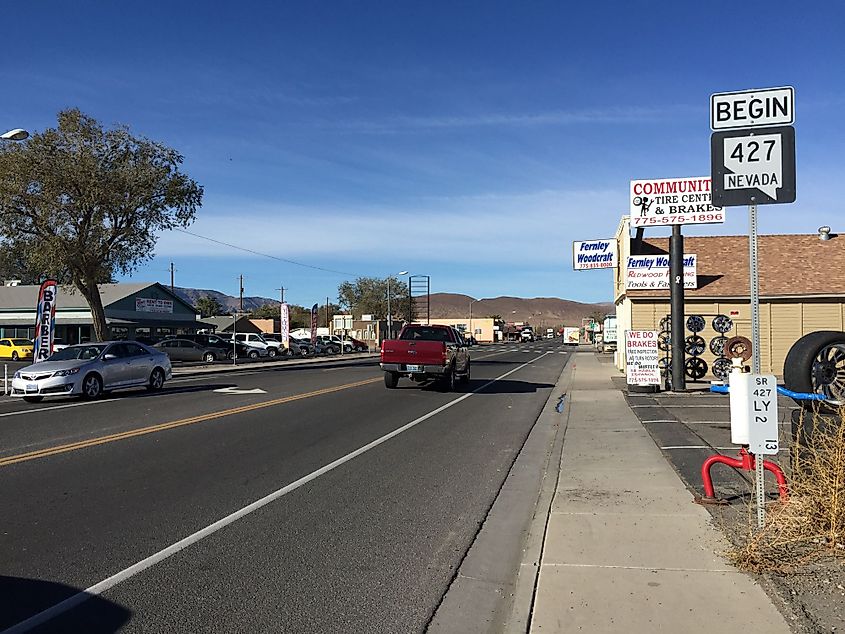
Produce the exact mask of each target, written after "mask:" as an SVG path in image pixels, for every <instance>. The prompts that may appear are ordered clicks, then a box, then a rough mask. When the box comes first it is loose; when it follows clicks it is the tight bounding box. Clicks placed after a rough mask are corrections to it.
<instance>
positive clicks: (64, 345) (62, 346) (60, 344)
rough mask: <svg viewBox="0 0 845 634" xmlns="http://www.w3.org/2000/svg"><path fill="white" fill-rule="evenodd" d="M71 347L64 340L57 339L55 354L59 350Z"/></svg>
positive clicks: (54, 348)
mask: <svg viewBox="0 0 845 634" xmlns="http://www.w3.org/2000/svg"><path fill="white" fill-rule="evenodd" d="M69 345H70V344H68V343H65V341H64V340H63V339H59V338H58V337H56V338H55V339H53V352H58V351H59V350H64V349H65V348H67V347H68V346H69Z"/></svg>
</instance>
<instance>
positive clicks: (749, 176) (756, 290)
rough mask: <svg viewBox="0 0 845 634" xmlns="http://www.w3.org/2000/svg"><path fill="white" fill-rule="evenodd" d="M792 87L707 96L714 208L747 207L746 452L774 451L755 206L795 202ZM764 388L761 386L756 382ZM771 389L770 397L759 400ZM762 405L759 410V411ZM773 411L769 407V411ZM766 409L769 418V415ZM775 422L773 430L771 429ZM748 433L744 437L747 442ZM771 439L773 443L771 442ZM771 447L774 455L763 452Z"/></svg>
mask: <svg viewBox="0 0 845 634" xmlns="http://www.w3.org/2000/svg"><path fill="white" fill-rule="evenodd" d="M794 122H795V89H794V88H792V87H791V86H785V87H779V88H764V89H759V90H742V91H737V92H727V93H716V94H713V95H711V97H710V127H711V128H712V129H713V134H712V135H711V136H710V176H711V180H712V187H713V204H714V205H719V206H722V207H731V206H740V205H748V225H749V227H748V266H749V285H750V295H751V297H750V299H751V353H752V357H751V372H752V375H753V376H754V379H755V383H756V384H757V386H756V387H757V389H755V390H754V392H753V395H752V399H751V401H750V404H751V405H750V406H751V408H752V410H751V411H750V413H749V416H750V417H751V418H750V424H751V425H752V427H751V429H755V427H754V425H755V422H756V423H758V425H757V427H756V429H758V430H760V429H765V430H766V431H765V432H763V433H762V435H763V436H768V440H766V439H763V442H762V444H761V442H759V441H760V440H761V439H760V438H759V437H758V438H756V439H755V440H750V442H749V450H750V451H751V452H752V453H753V454H755V456H757V455H758V454H766V453H777V449H778V447H777V445H778V441H777V392H776V389H775V388H776V384H775V383H774V381H775V379H774V377H773V376H761V375H760V279H759V273H758V271H759V267H758V255H759V254H758V249H757V236H758V226H757V205H766V204H778V203H791V202H795V128H793V127H792V124H793V123H794ZM761 380H762V381H763V383H765V384H766V385H764V386H762V387H761V383H760V381H761ZM766 390H768V391H770V392H771V398H770V399H766V400H763V399H761V398H758V395H757V394H758V392H762V391H766ZM764 404H766V407H767V409H766V410H765V412H764V411H762V410H760V409H758V408H762V407H763V405H764ZM772 407H773V409H771V410H770V409H768V408H772ZM771 411H773V412H774V415H773V416H772V415H771ZM772 424H774V432H772V431H771V428H770V427H771V425H772ZM751 436H752V434H751V433H750V434H749V437H750V438H751ZM772 439H774V440H773V441H772ZM771 446H774V452H772V451H771V450H769V449H767V448H768V447H771ZM764 473H765V472H764V465H763V460H760V459H757V460H756V462H755V490H756V498H757V526H758V528H762V526H763V523H764V521H765V517H766V516H765V513H766V511H765V489H764V488H763V474H764Z"/></svg>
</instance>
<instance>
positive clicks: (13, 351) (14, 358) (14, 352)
mask: <svg viewBox="0 0 845 634" xmlns="http://www.w3.org/2000/svg"><path fill="white" fill-rule="evenodd" d="M18 359H20V356H18V353H17V351H15V350H12V361H17V360H18Z"/></svg>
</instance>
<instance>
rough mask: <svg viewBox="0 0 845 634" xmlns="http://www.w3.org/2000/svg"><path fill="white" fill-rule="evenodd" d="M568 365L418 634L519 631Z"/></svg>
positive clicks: (559, 438) (527, 612) (556, 448)
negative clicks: (463, 555)
mask: <svg viewBox="0 0 845 634" xmlns="http://www.w3.org/2000/svg"><path fill="white" fill-rule="evenodd" d="M573 360H574V357H573V356H571V357H570V358H569V361H567V363H566V365H565V366H564V367H563V368H562V369H561V373H560V375H559V377H558V380H557V381H556V383H555V387H554V388H553V389H552V393H551V394H550V395H549V398H548V400H547V401H546V403H545V405H544V406H543V409H542V410H541V412H540V415H539V416H538V417H537V420H536V421H535V422H534V425H533V426H532V428H531V431H530V432H529V433H528V436H527V438H526V440H525V443H524V444H523V446H522V448H521V449H520V451H519V453H518V454H517V457H516V459H515V460H514V463H513V465H512V466H511V469H510V472H509V473H508V475H507V477H506V478H505V481H504V483H503V484H502V488H501V489H500V490H499V493H498V494H497V495H496V499H495V500H494V502H493V505H492V506H491V507H490V510H489V511H488V513H487V516H486V517H485V519H484V522H483V524H482V525H481V528H480V530H479V532H478V534H477V535H476V536H475V539H474V540H473V542H472V544H471V545H470V547H469V550H468V551H467V554H466V556H465V557H464V559H463V561H462V562H461V564H460V566H459V567H458V571H457V574H456V575H455V577H454V579H453V580H452V582H451V584H450V585H449V588H448V589H447V590H446V594H445V595H444V596H443V598H442V600H441V602H440V605H439V606H438V607H437V609H436V610H435V613H434V615H433V616H432V618H431V621H430V622H429V625H428V627H427V628H426V632H462V633H469V632H490V631H504V632H526V631H527V629H528V624H529V622H530V618H531V611H532V607H533V597H534V587H535V584H536V579H537V575H538V573H539V570H540V568H539V561H540V554H541V552H542V546H543V538H544V536H545V527H546V518H547V516H548V514H549V511H550V509H551V500H552V498H553V496H554V491H555V487H556V483H557V477H558V475H559V472H560V468H559V465H560V456H561V453H562V447H563V434H564V432H565V425H564V424H562V421H565V420H566V418H565V416H566V415H568V402H567V403H566V405H565V408H564V410H563V412H562V413H561V412H558V411H557V406H558V403H559V402H560V401H561V400H562V398H561V397H565V395H566V392H565V391H564V390H563V388H564V387H568V385H569V382H570V379H571V374H572V373H571V365H572V364H571V361H573ZM562 414H563V417H562ZM470 568H471V569H472V570H474V571H476V572H475V573H474V574H473V575H469V574H467V572H468V570H469V569H470ZM478 570H483V571H484V574H483V575H479V574H478V572H477V571H478Z"/></svg>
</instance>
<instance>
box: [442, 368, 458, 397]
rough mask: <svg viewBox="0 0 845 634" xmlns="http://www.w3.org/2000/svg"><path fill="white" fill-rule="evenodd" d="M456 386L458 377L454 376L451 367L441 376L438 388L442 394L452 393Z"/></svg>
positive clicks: (453, 370) (453, 369)
mask: <svg viewBox="0 0 845 634" xmlns="http://www.w3.org/2000/svg"><path fill="white" fill-rule="evenodd" d="M457 385H458V377H457V376H455V368H454V367H452V368H450V369H449V371H448V372H447V373H446V374H444V375H443V378H442V379H441V383H440V386H441V388H442V389H443V391H444V392H454V391H455V388H456V387H457Z"/></svg>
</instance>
